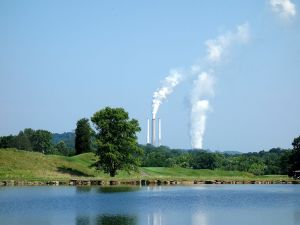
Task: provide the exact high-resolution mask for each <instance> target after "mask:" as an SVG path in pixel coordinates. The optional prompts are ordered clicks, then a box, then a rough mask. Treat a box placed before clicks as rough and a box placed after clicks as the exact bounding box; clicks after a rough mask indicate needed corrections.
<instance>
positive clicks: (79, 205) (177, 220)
mask: <svg viewBox="0 0 300 225" xmlns="http://www.w3.org/2000/svg"><path fill="white" fill-rule="evenodd" d="M0 224H1V225H54V224H55V225H56V224H59V225H169V224H175V225H177V224H178V225H189V224H191V225H233V224H239V225H242V224H249V225H250V224H251V225H254V224H255V225H260V224H261V225H268V224H270V225H299V224H300V185H195V186H155V187H149V186H148V187H117V186H113V187H68V186H56V187H54V186H41V187H1V188H0Z"/></svg>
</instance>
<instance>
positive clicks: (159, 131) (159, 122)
mask: <svg viewBox="0 0 300 225" xmlns="http://www.w3.org/2000/svg"><path fill="white" fill-rule="evenodd" d="M158 146H161V119H160V118H159V119H158Z"/></svg>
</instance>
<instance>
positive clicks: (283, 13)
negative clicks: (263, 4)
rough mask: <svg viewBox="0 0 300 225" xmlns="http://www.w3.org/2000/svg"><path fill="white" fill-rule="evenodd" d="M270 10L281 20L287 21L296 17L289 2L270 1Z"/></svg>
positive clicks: (293, 6) (294, 10) (293, 7)
mask: <svg viewBox="0 0 300 225" xmlns="http://www.w3.org/2000/svg"><path fill="white" fill-rule="evenodd" d="M269 3H270V5H271V7H272V10H273V11H274V12H276V13H278V14H279V16H280V17H281V18H283V19H289V18H291V17H294V16H295V15H296V6H295V4H294V3H292V2H291V1H290V0H270V1H269Z"/></svg>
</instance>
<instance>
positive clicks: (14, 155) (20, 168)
mask: <svg viewBox="0 0 300 225" xmlns="http://www.w3.org/2000/svg"><path fill="white" fill-rule="evenodd" d="M96 160H97V158H96V156H95V155H94V154H92V153H84V154H81V155H77V156H73V157H65V156H57V155H43V154H41V153H37V152H27V151H20V150H16V149H0V180H38V181H45V180H69V179H75V178H76V179H109V176H108V175H106V174H104V173H103V172H101V171H98V170H96V169H95V168H94V167H93V166H92V165H93V164H94V163H95V162H96ZM136 178H147V179H180V180H184V179H186V180H189V179H199V180H200V179H201V180H213V179H220V180H254V179H255V180H258V179H261V180H266V179H267V180H274V179H276V180H277V179H278V180H279V179H287V176H261V177H255V176H254V175H253V174H250V173H245V172H238V171H222V170H192V169H184V168H163V167H145V168H141V170H140V173H132V174H131V175H128V174H127V173H126V172H124V171H121V172H120V173H119V175H117V177H115V178H114V179H136Z"/></svg>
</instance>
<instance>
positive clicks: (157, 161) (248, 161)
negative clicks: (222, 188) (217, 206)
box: [141, 145, 293, 175]
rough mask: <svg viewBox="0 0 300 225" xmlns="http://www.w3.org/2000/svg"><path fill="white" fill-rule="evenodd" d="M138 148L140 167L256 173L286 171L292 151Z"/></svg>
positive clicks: (285, 172)
mask: <svg viewBox="0 0 300 225" xmlns="http://www.w3.org/2000/svg"><path fill="white" fill-rule="evenodd" d="M141 148H143V150H144V155H143V157H142V166H145V167H152V166H155V167H183V168H192V169H211V170H214V169H221V170H228V171H232V170H237V171H244V172H249V173H253V174H255V175H267V174H268V175H269V174H288V172H289V169H291V168H290V164H291V155H292V152H293V151H292V150H291V149H281V148H273V149H270V150H269V151H260V152H249V153H239V154H227V153H222V152H209V151H205V150H189V151H186V150H180V149H170V148H168V147H167V146H160V147H154V146H152V145H141Z"/></svg>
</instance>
